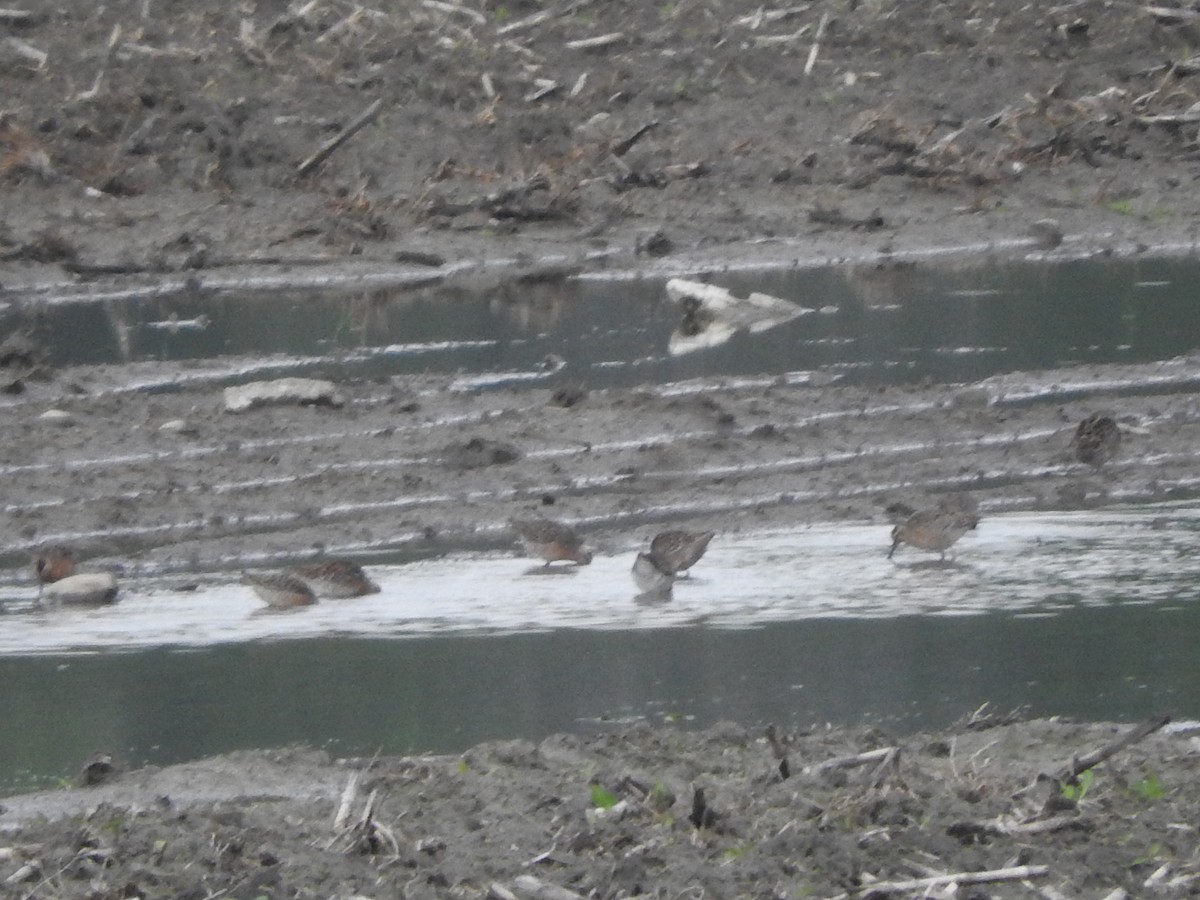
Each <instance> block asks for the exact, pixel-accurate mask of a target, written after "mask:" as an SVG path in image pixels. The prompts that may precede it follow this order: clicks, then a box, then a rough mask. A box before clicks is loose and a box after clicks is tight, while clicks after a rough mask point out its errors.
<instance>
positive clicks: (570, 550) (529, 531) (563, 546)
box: [508, 519, 592, 568]
mask: <svg viewBox="0 0 1200 900" xmlns="http://www.w3.org/2000/svg"><path fill="white" fill-rule="evenodd" d="M508 524H509V525H510V526H512V528H513V530H514V531H516V533H517V535H518V536H519V537H520V539H521V543H522V544H524V545H525V549H526V551H527V552H528V553H529V554H530V555H532V556H540V557H541V558H542V559H544V560H545V561H546V568H549V567H550V564H551V563H555V562H573V563H575V565H577V566H586V565H588V564H589V563H590V562H591V561H592V552H591V551H590V550H585V549H584V547H583V538H581V537H580V536H579V534H578V533H577V532H576V531H575V529H574V528H572V527H571V526H570V525H565V524H563V523H562V522H555V521H553V520H551V519H509V520H508Z"/></svg>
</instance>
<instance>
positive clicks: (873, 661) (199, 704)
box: [0, 602, 1200, 790]
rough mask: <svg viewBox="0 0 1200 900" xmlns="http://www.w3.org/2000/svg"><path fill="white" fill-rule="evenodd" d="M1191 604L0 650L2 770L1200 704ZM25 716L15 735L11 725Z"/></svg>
mask: <svg viewBox="0 0 1200 900" xmlns="http://www.w3.org/2000/svg"><path fill="white" fill-rule="evenodd" d="M1197 633H1200V604H1196V603H1192V602H1188V603H1184V604H1181V605H1179V606H1172V607H1161V606H1147V605H1128V606H1125V605H1113V606H1108V607H1089V608H1078V609H1071V610H1067V611H1064V612H1060V613H1058V614H1056V615H1054V616H1048V617H1031V616H1014V615H1010V614H987V615H982V616H967V617H961V618H955V617H933V618H928V617H915V616H914V617H902V618H898V619H881V620H862V621H854V620H836V619H833V620H821V619H818V620H809V621H805V622H798V623H779V624H773V625H769V626H766V627H762V628H755V629H748V630H719V629H704V628H696V629H672V630H664V631H649V632H604V631H599V632H597V631H556V632H549V633H544V634H532V635H510V636H489V637H449V638H414V639H406V640H392V641H384V640H345V639H324V640H309V641H287V642H278V643H249V644H233V645H223V646H218V647H214V648H211V649H208V650H205V651H203V652H173V651H170V650H163V649H157V650H148V651H144V652H138V653H109V654H98V655H83V656H70V657H24V658H8V659H3V660H0V683H2V684H3V685H4V691H3V694H0V719H2V720H3V721H4V723H5V732H6V735H7V736H6V739H5V740H4V741H3V742H2V743H0V773H2V775H3V777H2V778H0V786H2V787H3V788H5V789H8V790H12V789H16V788H24V787H28V786H31V785H32V784H35V783H39V782H44V780H45V778H46V777H47V776H51V777H52V776H61V775H70V774H73V773H74V771H75V770H76V769H77V767H78V766H79V764H80V763H81V761H82V760H83V759H84V758H85V757H86V756H87V755H88V754H89V753H91V752H92V751H93V750H97V749H107V750H109V751H111V752H114V753H115V754H117V756H118V757H119V758H121V759H122V760H123V761H124V762H126V763H127V764H140V763H144V762H151V763H169V762H174V761H179V760H185V759H191V758H196V757H200V756H204V755H208V754H212V753H218V752H222V751H227V750H233V749H237V748H246V747H257V746H279V745H283V744H287V743H291V742H305V743H310V744H316V745H327V746H329V747H330V749H331V750H332V751H333V752H334V753H337V754H357V753H368V754H369V753H373V752H375V751H376V750H382V751H384V752H419V751H435V752H453V751H459V750H463V749H465V748H467V747H469V746H471V745H472V744H474V743H477V742H479V741H481V740H485V739H490V738H512V737H527V738H532V739H536V738H538V737H540V736H543V735H545V734H548V733H552V732H555V731H560V730H579V729H585V730H586V729H589V728H600V727H605V722H606V720H612V719H624V718H627V717H642V716H644V717H646V718H648V719H650V720H651V721H655V722H662V721H664V720H666V719H668V718H669V719H676V718H679V719H680V721H681V724H683V725H685V726H687V727H702V726H704V725H707V724H709V723H712V722H714V721H716V720H719V719H722V718H730V719H734V720H736V721H739V722H742V723H745V724H747V725H760V724H763V723H766V722H776V723H780V724H784V725H786V726H788V727H791V728H796V727H803V726H805V725H809V724H812V723H821V722H825V721H832V722H861V721H867V722H875V723H879V724H881V725H883V726H885V727H889V728H894V729H896V730H899V731H908V730H914V729H919V728H923V727H938V726H944V725H946V724H949V723H951V722H952V721H954V720H955V719H957V718H959V717H961V716H964V715H966V714H968V713H970V712H971V711H972V710H973V709H975V708H976V707H977V706H979V705H980V704H982V703H984V702H991V703H992V704H993V707H994V708H996V709H998V710H1002V711H1007V710H1010V709H1012V708H1015V707H1026V708H1027V709H1028V712H1029V714H1030V715H1066V716H1077V717H1081V718H1087V719H1134V718H1139V717H1142V716H1145V715H1147V714H1148V713H1151V712H1155V711H1159V710H1171V711H1174V712H1175V713H1176V714H1177V715H1179V716H1195V717H1200V679H1198V678H1197V675H1196V673H1197V672H1200V645H1198V643H1197V641H1196V640H1195V637H1194V636H1195V635H1196V634H1197ZM17 736H19V737H17Z"/></svg>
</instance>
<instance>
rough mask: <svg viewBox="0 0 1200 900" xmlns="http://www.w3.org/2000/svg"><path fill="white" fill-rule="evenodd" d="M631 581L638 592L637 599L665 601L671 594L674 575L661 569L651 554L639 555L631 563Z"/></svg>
mask: <svg viewBox="0 0 1200 900" xmlns="http://www.w3.org/2000/svg"><path fill="white" fill-rule="evenodd" d="M633 581H634V583H635V584H636V585H637V586H638V591H640V593H639V594H638V597H640V598H646V599H665V598H666V597H669V596H670V594H671V586H672V585H673V584H675V575H674V573H672V572H668V571H666V570H665V569H664V568H663V567H662V565H661V564H660V563H659V561H658V560H657V559H656V558H655V556H654V554H653V552H651V553H639V554H638V555H637V559H635V560H634V561H633Z"/></svg>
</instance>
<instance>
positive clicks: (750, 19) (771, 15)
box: [733, 6, 809, 30]
mask: <svg viewBox="0 0 1200 900" xmlns="http://www.w3.org/2000/svg"><path fill="white" fill-rule="evenodd" d="M808 10H809V7H808V6H789V7H786V8H785V9H767V10H764V9H761V8H760V9H759V10H757V11H756V12H753V13H751V14H750V15H748V16H742V17H741V18H738V19H734V20H733V24H734V25H742V26H744V27H746V28H749V29H751V30H754V29H755V28H757V27H758V26H759V25H761V24H763V23H764V22H778V21H779V20H780V19H786V18H788V17H789V16H798V15H800V14H801V13H806V12H808Z"/></svg>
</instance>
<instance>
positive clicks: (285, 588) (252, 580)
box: [242, 572, 317, 609]
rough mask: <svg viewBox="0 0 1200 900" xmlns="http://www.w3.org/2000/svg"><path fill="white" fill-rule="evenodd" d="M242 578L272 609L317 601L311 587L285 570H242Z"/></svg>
mask: <svg viewBox="0 0 1200 900" xmlns="http://www.w3.org/2000/svg"><path fill="white" fill-rule="evenodd" d="M242 580H243V581H245V582H246V584H248V585H250V587H252V588H254V593H256V594H258V596H259V598H260V599H261V600H262V601H263V603H265V604H267V606H269V607H271V608H272V609H288V608H290V607H294V606H311V605H312V604H314V603H316V602H317V595H316V594H314V593H313V591H312V588H310V587H309V586H308V585H307V584H306V583H305V582H304V581H303V580H302V579H300V578H297V577H296V576H295V575H289V574H287V573H286V572H275V573H261V574H255V573H251V572H243V573H242Z"/></svg>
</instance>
